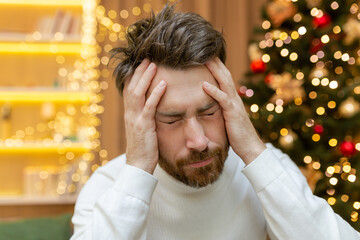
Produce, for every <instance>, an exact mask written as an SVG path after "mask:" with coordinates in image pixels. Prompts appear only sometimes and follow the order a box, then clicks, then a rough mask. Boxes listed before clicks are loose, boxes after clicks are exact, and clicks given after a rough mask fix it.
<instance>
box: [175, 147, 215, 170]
mask: <svg viewBox="0 0 360 240" xmlns="http://www.w3.org/2000/svg"><path fill="white" fill-rule="evenodd" d="M221 152H222V149H221V148H216V149H214V150H210V149H208V148H207V149H205V150H204V151H202V152H198V151H193V152H191V153H190V155H189V156H188V157H186V158H181V159H179V160H178V161H177V163H176V165H177V166H178V167H182V166H184V165H187V164H191V163H196V162H201V161H203V160H205V159H208V158H211V157H214V156H218V155H219V153H221Z"/></svg>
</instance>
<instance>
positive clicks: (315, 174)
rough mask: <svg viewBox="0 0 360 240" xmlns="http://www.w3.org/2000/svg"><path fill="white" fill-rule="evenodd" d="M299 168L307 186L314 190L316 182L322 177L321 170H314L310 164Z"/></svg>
mask: <svg viewBox="0 0 360 240" xmlns="http://www.w3.org/2000/svg"><path fill="white" fill-rule="evenodd" d="M300 170H301V172H302V174H303V175H304V176H305V177H306V180H307V183H308V185H309V187H310V188H311V190H312V191H313V192H314V190H315V187H316V184H317V182H318V181H319V180H320V179H321V178H322V177H323V174H322V172H320V171H318V170H315V169H314V168H313V167H312V166H311V164H307V165H306V167H300Z"/></svg>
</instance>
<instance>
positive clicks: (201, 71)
mask: <svg viewBox="0 0 360 240" xmlns="http://www.w3.org/2000/svg"><path fill="white" fill-rule="evenodd" d="M161 80H165V81H166V83H167V87H166V91H165V94H164V95H163V97H162V98H161V101H160V103H159V105H158V109H159V108H166V109H167V108H173V107H174V108H176V107H185V108H187V107H190V106H194V107H199V104H200V106H201V105H206V104H207V103H209V102H210V101H211V100H212V99H211V98H210V97H209V96H208V95H207V94H206V93H205V92H204V90H203V88H202V84H203V82H205V81H206V82H209V83H211V84H213V85H215V86H218V84H217V82H216V80H215V79H214V77H213V76H212V74H211V72H210V71H209V70H208V69H207V68H206V67H205V66H203V65H200V66H193V67H189V68H186V69H181V70H175V69H171V68H167V67H163V66H158V68H157V71H156V75H155V77H154V79H153V81H152V83H151V85H150V88H149V91H148V92H147V97H148V96H149V95H150V93H151V92H152V90H153V89H154V88H155V87H156V85H157V84H158V83H159V82H160V81H161ZM195 105H196V106H195ZM169 110H170V109H169ZM179 110H180V109H179ZM182 110H184V109H182Z"/></svg>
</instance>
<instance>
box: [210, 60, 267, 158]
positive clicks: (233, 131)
mask: <svg viewBox="0 0 360 240" xmlns="http://www.w3.org/2000/svg"><path fill="white" fill-rule="evenodd" d="M205 65H206V67H207V68H208V69H209V70H210V72H211V73H212V75H213V76H214V78H215V80H216V81H217V82H218V84H219V86H220V89H219V88H218V87H216V86H214V85H212V84H209V83H208V82H204V84H203V89H204V91H205V92H206V93H207V94H208V95H209V96H210V97H212V98H214V99H215V100H216V101H217V102H218V103H219V104H220V106H221V108H222V113H223V117H224V121H225V126H226V132H227V135H228V139H229V142H230V146H231V147H232V149H233V150H234V151H235V153H236V154H237V155H239V156H240V157H241V158H242V159H243V161H244V162H245V164H249V163H250V162H252V161H253V160H254V159H255V158H256V157H257V156H259V155H260V153H262V152H263V151H264V150H265V148H266V146H265V144H264V143H263V142H262V140H261V139H260V138H259V136H258V134H257V132H256V130H255V128H254V126H253V125H252V123H251V121H250V119H249V116H248V115H247V112H246V110H245V107H244V103H243V101H242V100H241V98H240V96H239V95H238V94H237V92H236V88H235V85H234V82H233V79H232V76H231V74H230V72H229V70H228V69H227V68H226V67H225V65H224V64H223V63H222V62H221V60H220V59H219V58H217V57H216V58H214V59H213V60H211V61H209V62H208V63H206V64H205Z"/></svg>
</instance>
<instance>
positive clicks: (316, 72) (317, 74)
mask: <svg viewBox="0 0 360 240" xmlns="http://www.w3.org/2000/svg"><path fill="white" fill-rule="evenodd" d="M328 74H329V71H328V70H327V69H326V68H323V67H321V68H314V69H313V70H311V72H310V74H309V77H310V78H324V77H327V76H328Z"/></svg>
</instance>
